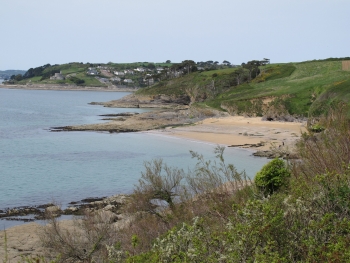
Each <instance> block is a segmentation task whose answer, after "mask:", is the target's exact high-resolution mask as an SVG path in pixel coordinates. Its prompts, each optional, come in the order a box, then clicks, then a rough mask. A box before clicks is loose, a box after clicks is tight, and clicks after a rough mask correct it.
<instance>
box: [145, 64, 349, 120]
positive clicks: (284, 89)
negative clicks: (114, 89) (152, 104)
mask: <svg viewBox="0 0 350 263" xmlns="http://www.w3.org/2000/svg"><path fill="white" fill-rule="evenodd" d="M235 70H237V68H229V69H224V70H213V71H205V72H201V73H200V72H195V73H192V74H190V75H186V76H184V77H182V78H176V79H172V80H169V81H164V82H161V83H158V84H156V85H154V86H152V87H150V88H145V89H142V90H140V91H139V92H138V93H139V94H167V95H181V94H186V92H185V91H186V89H188V88H190V87H194V86H197V87H198V89H199V95H198V101H199V102H200V104H201V105H203V106H204V105H206V106H209V107H213V108H216V109H220V110H223V109H226V110H227V109H228V108H233V109H235V110H234V112H236V113H240V114H243V113H249V114H253V113H254V114H255V115H258V116H259V115H261V114H262V112H263V109H262V108H263V104H264V103H265V104H266V103H267V102H266V101H269V102H268V103H269V104H270V105H272V104H274V108H275V109H277V108H278V109H280V110H282V109H284V111H285V113H288V114H290V115H294V116H304V117H307V116H309V115H315V116H318V115H320V114H322V113H324V112H326V111H327V109H328V107H329V106H330V105H332V104H334V103H336V102H337V101H345V102H349V101H350V92H349V91H350V71H343V70H342V62H341V61H340V60H337V61H328V60H325V61H309V62H301V63H287V64H271V65H267V66H266V67H264V68H262V69H261V71H262V73H261V74H260V75H259V76H258V77H257V78H256V79H254V80H253V81H251V82H250V83H244V84H242V85H238V86H236V85H234V80H235V79H234V77H233V75H232V73H233V72H234V71H235Z"/></svg>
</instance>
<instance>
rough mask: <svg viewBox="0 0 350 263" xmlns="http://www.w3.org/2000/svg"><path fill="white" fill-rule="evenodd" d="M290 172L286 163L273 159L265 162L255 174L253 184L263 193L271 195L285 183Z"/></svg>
mask: <svg viewBox="0 0 350 263" xmlns="http://www.w3.org/2000/svg"><path fill="white" fill-rule="evenodd" d="M290 175H291V173H290V171H289V169H288V168H287V166H286V163H285V162H284V161H283V160H281V159H278V158H276V159H273V160H272V161H271V162H269V163H267V164H265V165H264V166H263V168H262V169H261V170H260V171H259V172H258V173H257V174H256V176H255V185H256V186H257V187H258V189H260V190H261V191H262V192H263V193H264V195H266V196H267V195H271V194H273V193H274V192H275V191H277V190H279V189H280V188H281V187H282V186H286V185H287V180H288V178H289V177H290Z"/></svg>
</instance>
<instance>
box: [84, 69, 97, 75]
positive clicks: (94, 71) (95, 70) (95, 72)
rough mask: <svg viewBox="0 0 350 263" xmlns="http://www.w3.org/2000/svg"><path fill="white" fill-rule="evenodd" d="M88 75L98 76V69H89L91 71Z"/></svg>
mask: <svg viewBox="0 0 350 263" xmlns="http://www.w3.org/2000/svg"><path fill="white" fill-rule="evenodd" d="M86 74H88V75H98V72H97V69H95V68H89V70H88V71H87V72H86Z"/></svg>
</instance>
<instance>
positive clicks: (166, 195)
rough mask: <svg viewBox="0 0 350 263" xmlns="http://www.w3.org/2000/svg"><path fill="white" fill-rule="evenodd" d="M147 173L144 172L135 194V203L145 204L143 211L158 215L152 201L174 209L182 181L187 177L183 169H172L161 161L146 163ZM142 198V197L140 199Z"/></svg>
mask: <svg viewBox="0 0 350 263" xmlns="http://www.w3.org/2000/svg"><path fill="white" fill-rule="evenodd" d="M145 168H146V172H142V174H141V179H140V180H139V184H138V186H136V190H135V192H134V196H135V197H136V198H135V199H136V200H135V201H137V202H139V203H140V204H141V203H144V204H143V205H142V206H143V208H142V209H146V210H147V211H148V212H151V213H154V214H158V213H157V212H156V211H155V210H154V204H153V203H152V201H154V200H155V199H158V200H161V201H165V202H167V203H168V205H169V207H170V209H173V208H174V205H175V201H174V198H175V197H176V196H178V195H179V194H180V191H181V190H182V189H181V185H180V184H181V181H182V179H183V178H184V177H185V175H184V171H183V170H182V169H177V168H171V167H169V166H167V165H166V164H163V161H162V160H161V159H158V160H153V161H152V162H146V163H145ZM140 197H142V198H141V199H140Z"/></svg>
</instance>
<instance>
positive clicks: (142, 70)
mask: <svg viewBox="0 0 350 263" xmlns="http://www.w3.org/2000/svg"><path fill="white" fill-rule="evenodd" d="M135 71H138V72H145V69H144V68H137V69H135Z"/></svg>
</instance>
